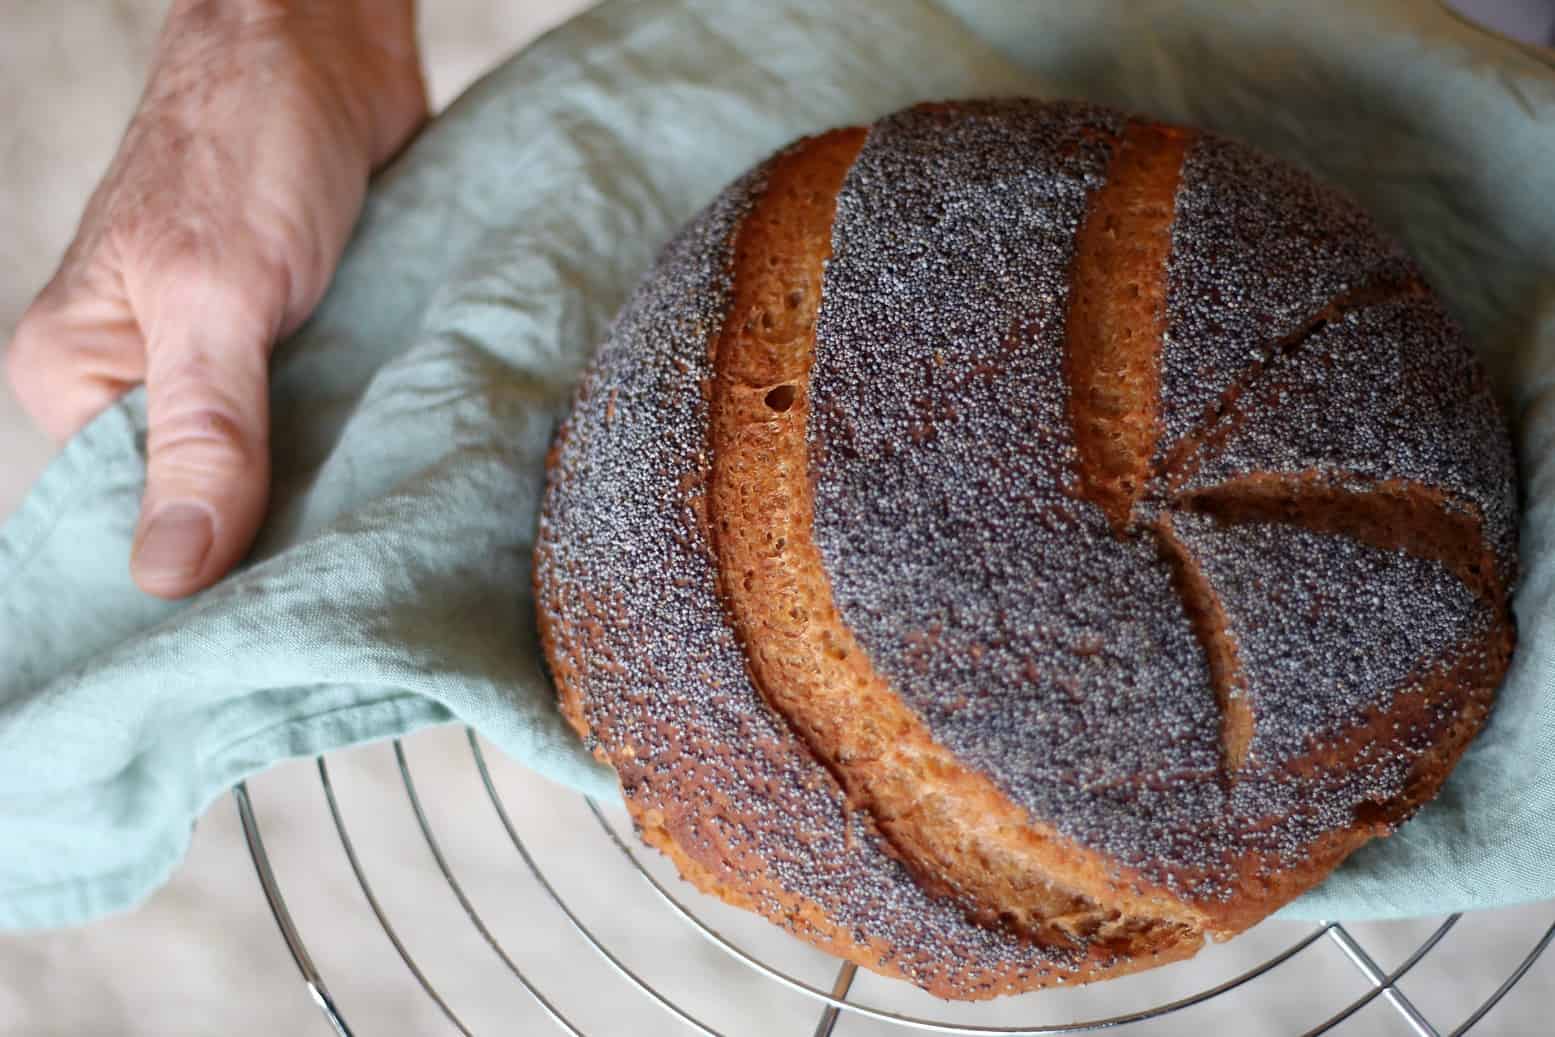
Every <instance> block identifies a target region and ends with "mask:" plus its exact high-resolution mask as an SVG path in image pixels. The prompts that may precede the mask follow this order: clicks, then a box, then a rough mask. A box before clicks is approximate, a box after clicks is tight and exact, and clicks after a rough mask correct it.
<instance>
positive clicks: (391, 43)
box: [152, 0, 427, 168]
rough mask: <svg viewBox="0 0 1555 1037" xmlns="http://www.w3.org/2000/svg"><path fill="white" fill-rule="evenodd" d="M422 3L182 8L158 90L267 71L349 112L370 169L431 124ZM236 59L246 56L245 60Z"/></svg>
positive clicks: (237, 2) (338, 1)
mask: <svg viewBox="0 0 1555 1037" xmlns="http://www.w3.org/2000/svg"><path fill="white" fill-rule="evenodd" d="M415 11H416V5H415V2H414V0H173V4H172V7H171V9H170V11H169V14H168V18H167V21H166V23H165V25H164V28H163V34H162V39H161V41H160V43H159V46H158V59H157V63H156V72H157V74H156V75H154V77H153V83H152V87H153V90H155V88H156V87H157V86H158V85H159V84H158V82H157V80H158V79H163V80H166V82H165V83H164V84H162V85H165V86H167V87H169V88H171V91H173V92H183V91H184V90H187V89H189V88H194V89H196V90H198V89H200V88H201V87H203V86H204V85H205V84H207V83H209V81H210V80H211V78H212V77H222V76H224V75H230V74H231V72H232V71H233V70H232V63H233V62H234V61H241V62H244V63H254V62H259V63H261V65H262V68H263V75H264V76H265V78H268V79H272V80H279V81H281V82H293V83H295V85H297V86H298V87H300V88H301V89H303V90H304V91H305V92H309V93H313V94H316V95H318V97H319V99H320V100H321V101H323V102H325V103H329V104H332V105H333V106H335V107H337V108H338V109H339V113H338V114H339V115H340V116H341V117H342V118H343V119H345V121H346V125H345V126H343V127H342V130H343V131H344V132H345V133H346V134H348V136H349V138H350V139H352V140H354V141H356V142H358V143H359V144H360V146H361V149H362V151H363V153H364V155H365V157H366V161H367V162H368V164H369V166H370V167H374V168H375V167H377V166H378V165H380V164H382V162H383V161H384V160H386V159H387V158H389V157H390V156H391V155H392V154H394V153H395V152H396V151H398V150H399V148H400V147H401V146H402V145H403V144H404V142H405V141H406V140H407V139H408V138H409V136H410V135H411V133H412V132H413V131H414V130H415V129H416V128H417V127H418V126H419V125H420V124H421V123H422V122H423V121H424V120H425V118H426V110H427V105H426V86H425V79H424V77H423V74H422V70H421V56H420V48H419V46H418V41H417V36H416V24H415V21H416V18H415ZM234 51H237V52H239V53H238V55H237V56H235V55H234Z"/></svg>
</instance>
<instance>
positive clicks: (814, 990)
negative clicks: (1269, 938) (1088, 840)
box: [477, 750, 1329, 1037]
mask: <svg viewBox="0 0 1555 1037" xmlns="http://www.w3.org/2000/svg"><path fill="white" fill-rule="evenodd" d="M477 751H478V750H477ZM588 805H589V809H590V810H591V811H593V813H594V818H595V819H596V820H597V821H598V822H599V824H600V827H602V828H603V829H604V830H605V834H606V835H608V836H609V837H610V840H611V842H613V843H615V845H616V848H617V849H618V850H620V851H621V852H622V853H623V854H625V855H626V857H627V859H628V860H629V861H631V862H632V864H633V866H634V867H636V869H637V872H638V874H639V875H641V876H642V877H643V878H644V879H646V880H647V882H648V884H649V885H650V886H652V887H653V891H654V892H655V893H657V894H658V895H659V898H660V899H661V900H663V901H664V903H665V904H667V905H668V906H669V908H670V910H672V911H674V912H675V914H677V915H679V916H680V918H681V919H683V920H684V921H686V922H688V923H689V924H690V925H691V926H692V927H694V928H695V929H696V930H697V931H698V932H699V933H701V934H702V935H703V936H704V937H706V938H707V939H708V940H711V941H712V942H713V944H714V945H716V946H717V947H718V948H719V949H720V950H723V951H725V952H726V953H728V954H729V955H731V956H732V957H734V958H735V959H736V960H738V961H740V962H741V963H743V964H745V965H747V966H749V967H750V968H753V969H755V970H756V971H757V972H759V973H761V974H762V975H764V976H766V977H767V978H768V979H771V980H773V981H775V982H777V983H781V984H782V985H783V986H785V987H788V988H789V989H790V990H793V991H796V992H798V993H801V994H804V995H806V996H808V997H811V998H814V999H815V1000H817V1001H821V1002H824V1003H826V1004H827V1005H830V1006H832V1007H834V1008H838V1009H841V1010H843V1011H846V1012H852V1013H853V1014H855V1015H862V1016H867V1017H869V1018H871V1019H877V1020H880V1021H881V1022H887V1023H895V1024H896V1025H898V1026H902V1027H906V1028H910V1029H916V1030H925V1031H928V1032H930V1033H943V1034H957V1035H967V1037H977V1035H982V1034H1000V1035H1002V1037H1048V1035H1051V1034H1063V1033H1085V1032H1088V1031H1094V1030H1105V1029H1108V1028H1110V1027H1115V1026H1123V1025H1125V1024H1127V1023H1139V1022H1144V1021H1146V1020H1148V1019H1158V1018H1160V1017H1161V1016H1164V1015H1170V1014H1171V1013H1173V1012H1179V1011H1181V1010H1183V1009H1184V1008H1189V1007H1192V1006H1193V1005H1196V1004H1200V1003H1202V1002H1204V1001H1208V1000H1209V999H1210V998H1213V997H1218V996H1219V995H1221V994H1224V993H1226V992H1227V991H1229V990H1235V989H1236V988H1237V987H1240V986H1242V985H1243V984H1245V983H1248V982H1251V981H1252V980H1254V979H1257V978H1258V977H1259V976H1262V975H1264V974H1265V973H1267V972H1270V971H1272V970H1273V969H1275V968H1277V967H1279V966H1280V965H1283V964H1284V963H1285V962H1287V961H1289V960H1290V959H1291V958H1294V957H1295V956H1296V955H1297V954H1300V953H1301V952H1302V951H1304V950H1306V949H1307V948H1308V947H1310V946H1312V944H1314V943H1316V942H1317V940H1318V938H1319V937H1321V936H1322V935H1323V934H1324V933H1325V932H1327V931H1328V929H1329V925H1328V924H1324V925H1320V926H1318V928H1316V929H1314V930H1313V931H1312V932H1311V933H1308V934H1307V935H1306V936H1304V937H1302V938H1301V939H1300V940H1297V941H1296V942H1295V943H1293V944H1291V945H1290V946H1289V947H1287V948H1285V950H1283V951H1281V952H1280V953H1279V954H1276V955H1274V956H1273V957H1271V958H1268V959H1267V960H1265V961H1263V962H1261V963H1260V964H1258V965H1257V966H1256V967H1254V968H1251V969H1248V970H1247V971H1246V972H1243V973H1242V974H1240V975H1238V976H1233V977H1232V978H1231V979H1228V980H1226V981H1225V982H1224V983H1221V984H1219V985H1217V986H1213V987H1210V988H1208V989H1206V990H1201V991H1199V992H1198V993H1197V994H1192V995H1190V996H1188V997H1184V998H1180V999H1178V1000H1176V1001H1169V1002H1166V1003H1164V1004H1159V1005H1155V1006H1153V1007H1151V1008H1143V1009H1140V1010H1139V1011H1136V1012H1127V1013H1124V1014H1122V1015H1114V1016H1108V1017H1107V1018H1105V1019H1090V1020H1086V1021H1083V1022H1074V1023H1055V1024H1052V1025H1048V1026H1038V1027H1030V1028H1021V1027H1001V1026H961V1025H957V1024H955V1023H947V1022H943V1021H941V1020H938V1019H924V1018H922V1017H921V1016H911V1015H902V1014H900V1013H897V1012H888V1011H885V1010H883V1009H879V1008H871V1007H869V1006H867V1005H860V1004H857V1003H855V1002H851V1001H844V1000H842V999H840V998H836V997H833V996H832V995H831V994H829V993H827V992H826V991H823V990H821V989H820V988H818V987H812V986H810V985H809V984H808V983H806V982H804V981H803V980H801V979H796V978H795V977H793V976H790V975H789V974H788V973H786V972H783V971H782V970H780V969H776V968H773V967H772V966H771V965H768V964H767V963H766V962H764V961H761V960H760V959H758V958H755V957H752V956H751V955H750V954H747V953H746V952H745V951H744V950H743V949H741V948H740V947H739V946H737V945H735V944H733V943H731V942H730V941H729V940H727V939H725V938H724V937H723V936H722V935H721V934H719V933H718V932H717V931H716V930H714V929H712V928H710V927H709V926H708V925H707V924H706V923H704V922H703V921H702V920H701V919H699V918H697V917H696V915H694V914H692V912H691V911H690V909H689V908H687V907H686V906H685V905H684V904H682V903H681V902H680V901H679V900H677V899H675V897H674V895H672V894H671V893H670V892H669V890H667V889H665V888H664V885H663V883H661V882H659V880H658V879H656V878H654V877H653V876H652V875H651V874H650V873H649V872H648V870H647V869H646V868H644V867H643V866H642V862H640V861H639V860H638V859H637V855H636V854H635V853H633V852H632V849H631V847H629V846H627V844H626V842H625V841H624V840H622V838H621V836H620V835H619V834H618V833H617V832H616V830H615V828H614V827H613V826H612V825H611V824H610V822H609V821H607V820H605V815H604V814H603V813H601V812H600V809H599V806H598V804H596V803H595V802H594V801H593V800H592V799H590V800H588Z"/></svg>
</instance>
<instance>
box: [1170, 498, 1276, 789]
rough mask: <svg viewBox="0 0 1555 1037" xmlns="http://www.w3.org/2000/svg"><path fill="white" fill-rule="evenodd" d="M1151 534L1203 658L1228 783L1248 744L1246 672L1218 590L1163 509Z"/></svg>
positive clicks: (1250, 733) (1249, 706) (1249, 707)
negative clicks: (1216, 713) (1212, 693)
mask: <svg viewBox="0 0 1555 1037" xmlns="http://www.w3.org/2000/svg"><path fill="white" fill-rule="evenodd" d="M1155 534H1156V538H1157V543H1158V544H1159V546H1160V549H1161V556H1162V557H1163V558H1164V559H1165V560H1166V562H1167V564H1168V565H1170V566H1171V567H1172V586H1174V587H1175V588H1176V589H1177V596H1178V597H1179V598H1181V599H1182V604H1183V608H1184V610H1185V611H1186V612H1187V613H1188V622H1189V624H1191V625H1192V627H1193V636H1194V638H1195V639H1196V640H1197V641H1198V642H1199V647H1200V648H1202V649H1203V651H1204V659H1205V662H1207V663H1208V664H1209V676H1210V685H1211V687H1213V688H1214V691H1215V699H1216V701H1217V702H1218V703H1219V705H1220V762H1221V769H1222V772H1223V775H1224V779H1225V780H1226V781H1227V782H1228V783H1229V782H1231V781H1234V780H1236V774H1237V772H1238V771H1240V770H1241V769H1242V765H1243V764H1245V763H1246V762H1247V754H1248V751H1249V749H1251V747H1252V744H1253V705H1252V701H1251V700H1250V699H1249V698H1248V697H1247V678H1246V677H1245V676H1244V675H1243V672H1242V660H1241V656H1240V655H1239V654H1238V652H1237V646H1236V637H1235V635H1233V634H1232V633H1231V621H1230V619H1229V617H1228V616H1227V615H1226V609H1225V606H1224V605H1223V604H1221V601H1220V595H1218V594H1216V593H1215V588H1214V587H1213V586H1212V585H1211V584H1210V582H1209V577H1208V576H1206V575H1205V573H1204V570H1203V569H1201V568H1200V567H1199V564H1198V562H1197V561H1196V560H1195V559H1194V557H1193V554H1192V552H1191V551H1189V550H1188V546H1187V545H1186V544H1184V543H1183V542H1182V540H1181V539H1179V538H1178V536H1177V532H1176V531H1175V530H1174V529H1172V524H1171V519H1170V518H1169V517H1168V516H1167V515H1166V514H1162V515H1161V516H1160V517H1159V518H1157V519H1156V523H1155Z"/></svg>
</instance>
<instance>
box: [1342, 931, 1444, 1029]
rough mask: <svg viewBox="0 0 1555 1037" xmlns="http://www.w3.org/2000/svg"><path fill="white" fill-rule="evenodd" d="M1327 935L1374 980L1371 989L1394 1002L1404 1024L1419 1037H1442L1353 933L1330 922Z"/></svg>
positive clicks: (1366, 975) (1367, 976) (1356, 965)
mask: <svg viewBox="0 0 1555 1037" xmlns="http://www.w3.org/2000/svg"><path fill="white" fill-rule="evenodd" d="M1328 935H1329V936H1330V937H1332V938H1333V940H1334V942H1335V943H1337V944H1338V945H1339V949H1340V950H1342V951H1344V954H1345V957H1347V958H1349V959H1350V961H1351V962H1352V963H1353V964H1354V965H1355V967H1356V968H1358V969H1360V970H1361V974H1362V975H1364V976H1365V977H1366V978H1367V979H1369V980H1370V981H1371V983H1372V986H1374V987H1376V988H1377V989H1378V990H1379V991H1381V992H1382V995H1383V996H1384V997H1386V998H1387V999H1388V1000H1389V1001H1390V1002H1392V1004H1393V1007H1394V1008H1395V1009H1397V1010H1398V1014H1399V1015H1401V1016H1403V1017H1404V1022H1406V1023H1408V1024H1409V1027H1410V1029H1412V1030H1414V1031H1415V1033H1416V1034H1418V1035H1419V1037H1442V1035H1441V1034H1439V1033H1437V1032H1436V1027H1434V1026H1432V1025H1431V1023H1430V1021H1429V1020H1427V1019H1426V1017H1425V1016H1423V1015H1421V1014H1420V1010H1419V1009H1418V1008H1416V1007H1415V1003H1414V1002H1413V1001H1411V1000H1409V998H1407V997H1405V996H1404V992H1403V991H1402V990H1399V989H1398V988H1397V987H1395V986H1393V984H1392V983H1391V982H1390V981H1389V980H1388V977H1387V976H1385V975H1383V973H1382V969H1380V968H1378V966H1377V963H1376V962H1375V961H1373V960H1372V957H1371V955H1370V954H1367V953H1366V949H1365V948H1364V947H1362V946H1361V945H1360V944H1359V943H1358V942H1356V939H1355V937H1353V936H1351V935H1350V930H1348V929H1346V928H1345V927H1344V926H1342V925H1339V924H1338V923H1336V922H1330V923H1329V924H1328Z"/></svg>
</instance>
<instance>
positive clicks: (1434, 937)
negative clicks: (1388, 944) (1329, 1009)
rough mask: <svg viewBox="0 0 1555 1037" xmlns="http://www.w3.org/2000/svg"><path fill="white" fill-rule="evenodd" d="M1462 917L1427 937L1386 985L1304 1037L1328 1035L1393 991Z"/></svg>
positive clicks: (1359, 998)
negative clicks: (1383, 994) (1381, 996)
mask: <svg viewBox="0 0 1555 1037" xmlns="http://www.w3.org/2000/svg"><path fill="white" fill-rule="evenodd" d="M1462 917H1463V915H1461V914H1456V915H1453V916H1451V917H1450V918H1448V919H1447V921H1445V922H1443V923H1442V924H1441V925H1439V926H1437V927H1436V931H1435V932H1434V933H1432V934H1431V935H1430V936H1428V937H1426V939H1425V942H1424V943H1422V944H1421V945H1420V946H1419V947H1416V948H1415V952H1414V953H1413V954H1411V955H1410V956H1409V957H1408V958H1406V959H1405V960H1404V963H1403V964H1402V965H1400V966H1399V967H1398V968H1396V969H1394V970H1393V971H1392V972H1390V973H1388V975H1387V977H1386V982H1385V983H1383V984H1382V985H1381V986H1374V987H1372V988H1371V989H1370V990H1368V991H1367V992H1366V993H1364V994H1362V995H1361V996H1360V997H1358V998H1356V999H1355V1000H1354V1001H1351V1002H1350V1003H1349V1004H1348V1005H1346V1006H1345V1007H1344V1008H1342V1009H1340V1010H1339V1011H1338V1012H1336V1013H1334V1014H1333V1015H1331V1016H1329V1017H1328V1019H1327V1020H1326V1021H1324V1022H1322V1023H1320V1024H1319V1025H1317V1026H1315V1027H1313V1028H1312V1029H1310V1030H1308V1031H1307V1032H1306V1033H1305V1034H1304V1035H1303V1037H1318V1035H1319V1034H1324V1033H1328V1032H1329V1031H1330V1030H1332V1029H1333V1028H1334V1027H1336V1026H1338V1025H1339V1024H1340V1023H1342V1022H1344V1021H1345V1020H1346V1019H1348V1018H1350V1016H1352V1015H1354V1014H1355V1013H1356V1012H1359V1011H1360V1010H1361V1009H1363V1008H1365V1007H1366V1006H1367V1005H1369V1004H1371V1003H1372V1002H1373V1001H1375V1000H1376V999H1377V995H1379V994H1381V993H1382V992H1383V991H1384V990H1389V989H1392V988H1393V987H1394V986H1395V985H1396V984H1397V983H1398V981H1399V980H1401V979H1403V978H1404V976H1406V975H1407V974H1408V973H1409V970H1410V969H1412V968H1414V967H1415V966H1416V965H1417V964H1419V962H1420V960H1421V959H1422V958H1424V957H1425V956H1426V955H1427V954H1430V953H1431V951H1432V949H1434V948H1435V947H1436V945H1437V944H1438V943H1440V942H1441V940H1442V937H1444V936H1446V935H1447V934H1448V933H1449V932H1450V931H1451V930H1452V927H1453V926H1455V925H1457V924H1458V919H1460V918H1462Z"/></svg>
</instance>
